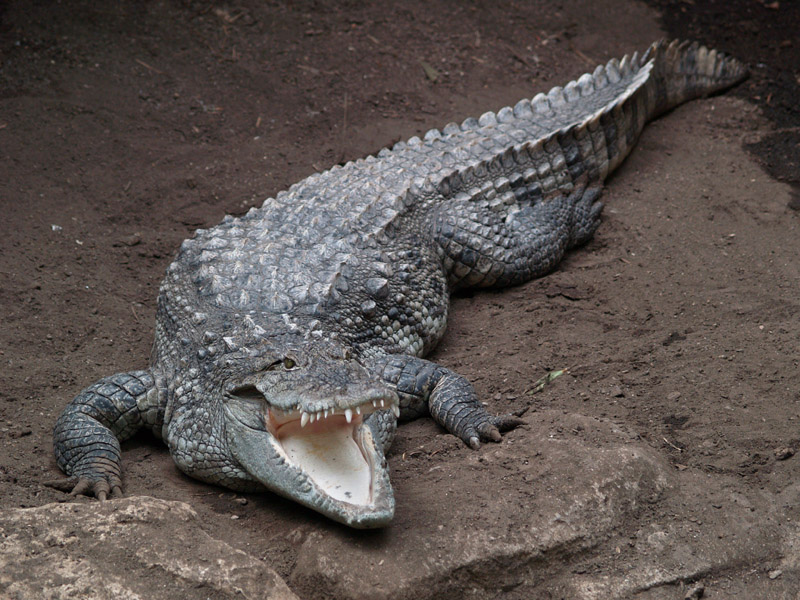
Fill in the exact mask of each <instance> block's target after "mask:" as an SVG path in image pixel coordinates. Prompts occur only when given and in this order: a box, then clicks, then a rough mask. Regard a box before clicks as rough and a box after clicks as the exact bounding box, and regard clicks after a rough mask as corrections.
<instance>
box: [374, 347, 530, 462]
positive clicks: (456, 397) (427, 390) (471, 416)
mask: <svg viewBox="0 0 800 600" xmlns="http://www.w3.org/2000/svg"><path fill="white" fill-rule="evenodd" d="M373 368H374V369H376V372H377V374H378V376H379V377H381V378H382V379H383V381H384V382H386V383H387V384H389V385H390V386H391V387H392V388H393V389H394V390H395V391H396V392H397V395H398V396H399V397H400V418H401V419H414V418H416V417H418V416H421V415H422V414H424V413H426V412H430V415H431V416H432V417H433V419H434V420H435V421H436V422H437V423H439V425H441V426H442V427H444V428H445V429H446V430H447V431H449V432H450V433H452V434H453V435H455V436H458V437H459V438H461V439H462V440H463V441H464V442H465V443H466V444H468V445H469V446H470V447H471V448H474V449H476V450H477V449H478V448H479V447H480V445H481V442H488V441H492V442H499V441H500V439H501V436H500V433H501V432H503V431H508V430H510V429H513V428H514V427H516V426H517V425H519V424H521V423H522V421H521V420H520V419H518V418H516V417H514V416H512V415H500V416H494V415H491V414H489V413H488V412H487V411H486V409H485V408H484V407H483V404H481V402H480V401H479V400H478V396H477V394H476V393H475V390H474V389H473V387H472V385H470V383H469V381H467V380H466V379H464V378H463V377H462V376H461V375H458V374H457V373H454V372H453V371H451V370H450V369H446V368H445V367H441V366H439V365H437V364H435V363H432V362H430V361H428V360H425V359H423V358H417V357H416V356H408V355H405V354H393V355H389V356H385V357H383V358H382V359H380V360H379V361H378V363H377V364H375V365H373Z"/></svg>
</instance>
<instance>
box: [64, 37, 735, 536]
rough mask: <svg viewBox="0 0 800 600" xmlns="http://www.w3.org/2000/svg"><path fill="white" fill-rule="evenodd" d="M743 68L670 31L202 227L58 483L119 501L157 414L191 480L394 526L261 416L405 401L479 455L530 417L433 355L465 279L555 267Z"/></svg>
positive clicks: (73, 432)
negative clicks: (260, 453) (653, 125)
mask: <svg viewBox="0 0 800 600" xmlns="http://www.w3.org/2000/svg"><path fill="white" fill-rule="evenodd" d="M744 75H745V70H744V68H743V66H742V65H741V64H740V63H738V62H737V61H735V60H733V59H731V58H728V57H725V56H724V55H722V54H721V53H717V52H716V51H713V50H712V51H709V50H707V49H705V48H703V47H700V46H697V45H696V44H692V45H689V44H687V43H683V44H679V43H677V42H673V43H671V44H667V43H664V42H660V43H657V44H654V45H653V46H652V47H651V48H650V49H649V50H648V52H647V53H646V54H645V55H644V56H643V57H641V58H639V57H638V56H637V55H634V56H633V57H632V58H628V57H626V58H624V59H623V60H622V62H621V63H620V62H617V61H611V62H610V63H608V64H607V65H605V66H601V67H598V68H597V69H596V70H595V71H594V73H592V74H587V75H584V76H583V77H581V78H580V79H579V80H577V82H571V83H570V84H568V85H567V86H566V87H565V88H554V89H553V90H551V91H550V92H549V93H548V94H547V95H544V94H539V95H538V96H536V97H535V98H533V99H532V100H522V101H520V102H519V103H518V104H517V105H515V106H514V107H513V108H511V107H506V108H504V109H502V110H500V111H499V112H497V113H486V114H484V115H482V116H481V117H480V118H479V119H477V120H476V119H467V120H466V121H464V122H463V123H462V124H461V125H457V124H450V125H447V126H446V127H444V129H442V130H441V131H439V130H432V131H429V132H428V133H427V134H426V135H425V136H424V139H423V140H420V139H419V138H412V139H411V140H409V141H408V142H407V143H402V142H401V143H398V144H396V145H395V146H394V147H393V148H392V149H390V150H389V149H384V150H382V151H381V152H380V153H378V155H377V157H368V158H366V159H363V160H358V161H356V162H353V163H348V164H347V165H345V166H344V167H338V166H337V167H334V168H332V169H330V170H329V171H326V172H324V173H319V174H314V175H312V176H310V177H308V178H306V179H304V180H303V181H301V182H299V183H297V184H295V185H294V186H292V187H291V188H290V189H289V190H288V191H286V192H281V193H279V194H278V195H277V197H276V198H274V199H269V200H267V201H266V202H265V203H264V205H263V206H262V207H260V208H253V209H251V210H250V211H249V212H248V213H247V214H246V215H245V216H243V217H241V218H232V217H226V218H225V219H224V220H223V222H222V223H221V224H220V225H218V226H216V227H214V228H212V229H209V230H199V231H198V232H197V234H196V236H195V237H194V238H193V239H190V240H187V241H185V242H184V243H183V245H182V246H181V249H180V252H179V253H178V256H177V258H176V259H175V261H174V262H173V263H172V265H170V267H169V269H168V271H167V276H166V278H165V280H164V282H163V283H162V285H161V290H160V295H159V299H158V312H157V323H156V343H155V353H154V358H153V361H152V364H151V366H150V369H149V370H148V371H138V372H133V373H127V374H119V375H115V376H113V377H111V378H107V379H104V380H101V381H100V382H98V383H97V384H95V385H93V386H91V387H89V388H87V390H85V391H84V392H82V393H81V394H80V395H78V397H77V398H76V399H75V400H74V401H73V402H72V403H71V404H70V405H69V406H68V407H67V409H66V410H65V411H64V414H63V415H62V416H61V418H60V419H59V421H58V423H57V426H56V430H55V448H56V457H57V460H58V464H59V466H60V467H61V468H62V469H63V470H64V471H65V472H66V473H67V475H68V476H69V478H68V479H66V480H63V481H61V482H60V483H59V484H58V485H59V486H60V487H62V488H64V489H72V491H73V493H81V492H89V493H94V494H95V495H97V496H98V497H100V498H101V499H102V498H104V497H105V496H106V495H108V494H112V495H114V494H119V493H120V491H121V480H120V452H119V442H118V440H123V439H125V438H127V437H129V436H130V435H132V434H133V432H134V431H135V430H136V429H138V428H139V427H142V426H148V427H149V428H151V429H152V430H153V431H154V432H156V433H157V434H158V435H160V436H162V437H163V439H164V440H165V441H166V442H167V444H168V445H169V447H170V450H171V453H172V455H173V457H174V459H175V462H176V463H177V465H178V466H179V467H180V468H181V469H182V470H184V471H185V472H186V473H188V474H190V475H192V476H194V477H197V478H199V479H202V480H205V481H209V482H213V483H218V484H221V485H225V486H228V487H231V488H234V489H240V490H243V489H244V490H246V489H263V487H264V486H266V487H269V488H270V489H275V490H276V491H278V492H279V493H282V494H285V495H287V496H290V497H294V498H295V499H297V500H298V501H300V502H302V503H304V504H307V505H308V506H311V507H312V508H315V509H317V510H320V511H321V512H324V513H325V514H330V515H331V516H333V518H337V519H339V520H343V521H345V522H348V523H349V524H351V525H355V526H376V525H382V524H385V521H386V520H387V519H388V518H391V515H390V513H391V510H393V501H390V500H391V498H389V500H386V502H385V503H384V504H385V506H384V509H385V512H384V513H382V514H383V516H382V517H380V518H374V519H372V520H370V518H369V517H368V516H363V515H356V516H353V515H352V514H351V513H350V512H347V511H348V510H350V509H349V508H347V507H346V508H345V509H342V510H344V513H342V514H345V516H344V517H341V516H340V515H339V513H337V512H336V511H337V510H339V509H334V508H330V506H329V504H330V501H329V499H326V498H320V497H318V496H319V493H318V492H317V491H316V490H315V489H314V487H313V485H311V484H310V483H309V482H308V481H307V480H306V479H305V478H304V476H303V474H302V472H294V471H291V472H289V471H286V469H285V467H284V465H283V464H282V460H283V459H282V458H281V456H280V453H277V454H276V455H275V456H271V455H270V456H265V458H264V459H263V460H261V459H259V458H258V457H254V456H253V455H252V453H253V452H254V450H252V449H253V448H256V447H257V446H258V443H259V442H258V439H260V438H258V437H257V436H258V435H261V433H260V432H262V431H263V430H265V427H266V426H265V424H264V421H265V419H266V417H264V414H266V413H265V411H267V410H277V409H283V410H287V411H290V410H295V411H300V412H302V413H306V416H308V415H317V418H320V419H321V418H323V417H322V415H323V414H324V415H325V416H326V417H327V414H328V411H330V412H337V414H338V413H339V412H340V411H346V410H348V409H350V410H352V409H353V408H354V407H356V406H359V405H361V404H362V403H364V402H373V401H374V402H375V403H377V402H378V401H381V402H383V401H385V402H389V403H392V402H397V401H398V399H399V406H400V418H401V419H403V418H406V419H409V418H415V417H417V416H419V415H422V414H425V413H430V414H431V415H432V416H433V418H434V419H436V421H437V422H438V423H440V424H441V425H442V426H443V427H445V428H446V429H447V430H448V431H450V432H452V433H453V434H455V435H457V436H459V437H460V438H461V439H462V440H464V442H465V443H467V444H469V445H470V446H471V447H473V448H478V447H479V446H480V443H481V442H484V441H499V440H500V437H501V436H500V432H501V431H504V430H507V429H509V428H511V427H513V426H514V425H515V424H516V420H514V419H513V418H510V417H495V416H492V415H490V414H488V413H487V412H486V410H485V409H484V408H483V407H482V405H481V403H480V402H479V401H478V398H477V397H476V395H475V392H474V391H473V389H472V386H471V385H470V384H469V383H468V382H467V381H466V380H465V379H464V378H463V377H461V376H459V375H457V374H456V373H453V372H451V371H449V370H447V369H444V368H442V367H440V366H438V365H435V364H433V363H430V362H428V361H426V360H424V359H423V358H422V357H423V356H425V354H426V353H428V352H429V351H430V350H431V349H432V348H433V347H434V346H435V345H436V343H437V342H438V341H439V339H440V338H441V336H442V334H443V332H444V329H445V325H446V322H447V312H448V303H449V294H450V292H451V291H453V290H454V289H458V288H466V287H504V286H509V285H515V284H519V283H523V282H525V281H528V280H530V279H531V278H534V277H538V276H541V275H543V274H545V273H547V272H548V271H550V270H552V269H553V268H554V267H555V266H556V265H557V264H558V262H559V261H560V260H561V258H562V256H563V255H564V253H565V252H566V251H567V250H568V249H569V248H572V247H574V246H577V245H580V244H582V243H584V242H585V241H587V240H588V239H589V238H590V237H591V236H592V234H593V233H594V231H595V229H596V228H597V226H598V224H599V219H600V213H601V209H602V204H601V203H600V202H599V201H598V198H599V195H600V190H601V187H602V183H603V181H604V180H605V178H606V176H607V175H608V173H609V172H611V171H612V170H613V169H614V168H616V166H617V165H619V163H620V162H621V161H622V160H623V159H624V158H625V156H626V155H627V153H628V152H629V150H630V149H631V147H632V146H633V144H634V143H635V141H636V139H637V137H638V135H639V133H640V132H641V130H642V128H643V127H644V124H645V122H646V121H647V120H648V119H650V118H653V117H654V116H656V115H658V114H660V113H662V112H664V111H666V110H668V109H669V108H671V107H673V106H675V105H676V104H678V103H680V102H683V101H685V100H688V99H691V98H693V97H697V96H700V95H704V94H708V93H710V92H713V91H716V90H719V89H723V88H725V87H728V86H730V85H732V84H733V83H735V82H737V81H738V80H740V79H741V78H743V77H744ZM376 405H377V404H376ZM265 407H266V408H265ZM366 423H367V425H368V427H369V428H370V431H371V434H370V435H371V437H372V439H374V440H375V441H376V447H377V450H376V454H375V457H374V462H375V464H378V463H380V464H378V467H376V468H381V469H384V470H385V461H383V459H382V456H383V455H382V452H383V451H384V450H385V449H386V448H387V447H388V445H389V444H390V443H391V440H392V438H393V436H394V425H395V419H394V417H393V416H392V414H391V413H390V412H389V411H385V410H384V411H380V410H379V411H377V412H375V413H374V414H373V415H371V416H370V417H369V418H367V419H366ZM251 435H252V436H255V437H253V440H254V441H253V442H252V444H250V442H247V443H244V442H242V439H244V438H248V439H249V436H251ZM368 441H369V440H368ZM240 442H241V443H240ZM370 443H371V442H370ZM248 444H250V445H248ZM273 463H274V464H273ZM265 464H268V465H269V467H268V468H267V467H265V466H264V465H265ZM270 469H273V470H270ZM378 477H379V478H380V477H382V475H380V473H378ZM386 481H387V484H386V485H388V479H387V480H386ZM275 482H278V483H275ZM273 484H274V485H273ZM375 485H376V486H377V484H375ZM390 505H391V506H390ZM331 511H333V513H336V514H333V513H332V512H331ZM387 515H388V516H387Z"/></svg>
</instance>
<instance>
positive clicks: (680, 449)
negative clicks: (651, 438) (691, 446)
mask: <svg viewBox="0 0 800 600" xmlns="http://www.w3.org/2000/svg"><path fill="white" fill-rule="evenodd" d="M661 439H662V440H664V441H665V442H666V443H667V444H669V445H670V446H671V447H672V448H675V450H677V451H678V452H683V448H679V447H678V446H676V445H675V444H673V443H672V442H670V441H669V440H668V439H667V438H665V437H663V436H662V437H661Z"/></svg>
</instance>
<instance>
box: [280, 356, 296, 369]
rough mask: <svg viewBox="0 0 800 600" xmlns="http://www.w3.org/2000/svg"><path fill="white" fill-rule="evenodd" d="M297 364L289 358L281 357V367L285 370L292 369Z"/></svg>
mask: <svg viewBox="0 0 800 600" xmlns="http://www.w3.org/2000/svg"><path fill="white" fill-rule="evenodd" d="M296 366H297V363H296V362H294V361H293V360H292V359H291V358H284V359H283V368H284V369H286V370H292V369H294V368H295V367H296Z"/></svg>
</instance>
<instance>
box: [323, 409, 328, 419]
mask: <svg viewBox="0 0 800 600" xmlns="http://www.w3.org/2000/svg"><path fill="white" fill-rule="evenodd" d="M322 414H323V416H324V417H325V418H326V419H327V418H328V409H327V408H326V409H325V411H324V412H323V413H322Z"/></svg>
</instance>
